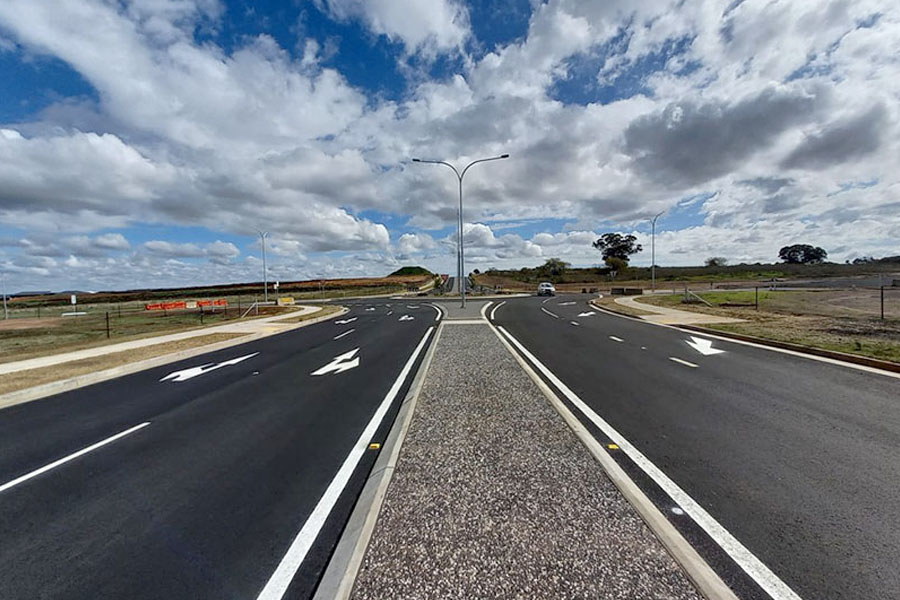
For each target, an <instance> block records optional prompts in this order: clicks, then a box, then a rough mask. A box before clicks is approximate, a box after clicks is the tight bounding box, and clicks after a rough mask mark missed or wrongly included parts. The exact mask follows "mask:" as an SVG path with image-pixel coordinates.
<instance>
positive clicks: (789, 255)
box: [778, 244, 828, 265]
mask: <svg viewBox="0 0 900 600" xmlns="http://www.w3.org/2000/svg"><path fill="white" fill-rule="evenodd" d="M778 258H780V259H781V260H783V261H784V262H786V263H790V264H797V265H809V264H813V265H815V264H819V263H823V262H825V259H826V258H828V253H827V252H825V250H823V249H822V248H819V247H818V246H810V245H809V244H794V245H792V246H785V247H784V248H782V249H781V250H779V251H778Z"/></svg>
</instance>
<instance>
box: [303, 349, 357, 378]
mask: <svg viewBox="0 0 900 600" xmlns="http://www.w3.org/2000/svg"><path fill="white" fill-rule="evenodd" d="M357 352H359V348H354V349H353V350H351V351H350V352H345V353H343V354H341V355H340V356H335V357H334V358H332V359H331V362H330V363H328V364H327V365H325V366H324V367H321V368H319V369H316V370H315V371H313V372H312V373H311V375H327V374H328V373H343V372H344V371H349V370H350V369H354V368H356V367H358V366H359V357H358V356H356V353H357ZM354 357H355V358H354Z"/></svg>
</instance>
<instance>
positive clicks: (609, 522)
mask: <svg viewBox="0 0 900 600" xmlns="http://www.w3.org/2000/svg"><path fill="white" fill-rule="evenodd" d="M353 597H354V598H356V599H360V600H362V599H368V598H372V599H375V598H379V599H381V598H610V599H613V598H615V599H617V600H618V599H621V598H672V599H675V598H678V599H681V598H700V596H699V595H698V594H697V592H696V591H695V589H694V588H693V586H692V585H691V583H690V582H689V581H688V579H687V578H686V577H685V575H684V574H683V572H682V571H681V569H680V568H679V567H678V565H677V564H676V563H675V561H674V560H673V559H672V558H671V556H670V555H669V554H668V553H667V552H666V550H665V549H664V548H663V546H662V545H661V543H660V542H659V541H658V540H657V539H656V537H655V536H654V535H653V533H652V532H651V531H650V530H649V529H648V528H647V526H646V525H645V524H644V522H643V521H642V520H641V518H640V517H639V516H638V515H637V513H636V512H635V511H634V509H632V507H631V506H630V505H629V504H628V502H627V501H626V500H625V499H624V498H623V497H622V496H621V494H620V493H619V492H618V490H617V489H616V487H615V486H614V485H613V484H612V482H611V481H610V480H609V479H608V478H607V477H606V475H605V473H604V472H603V470H602V468H601V467H600V465H598V464H597V462H596V461H595V460H594V458H593V457H592V456H591V455H590V454H589V452H588V451H587V449H586V448H585V447H584V446H583V445H582V444H581V442H580V441H579V440H578V439H577V437H576V436H575V435H574V434H573V433H572V431H571V430H570V429H569V428H568V426H567V425H566V424H565V423H564V422H563V420H562V418H561V417H560V416H559V415H558V414H557V413H556V411H555V410H554V409H553V408H552V407H551V406H549V405H548V404H547V401H546V399H545V398H544V396H543V394H542V393H541V391H540V390H539V389H538V388H537V386H536V385H535V384H534V383H533V382H532V381H531V379H529V377H528V376H527V375H526V374H525V373H524V372H523V371H522V369H521V367H520V366H519V365H518V364H517V363H516V361H515V359H514V358H513V357H512V356H511V355H510V354H509V353H508V352H507V350H506V349H505V348H504V347H503V345H502V344H501V342H500V340H499V339H498V338H497V337H496V336H495V335H494V333H493V332H492V331H491V330H490V328H488V327H486V326H484V325H457V326H454V327H450V328H445V329H444V331H443V332H442V334H441V338H440V340H439V342H438V347H437V351H436V353H435V356H434V361H433V363H432V365H431V370H430V371H429V374H428V378H427V379H426V381H425V385H424V387H423V390H422V394H421V396H420V397H419V400H418V406H417V409H416V413H415V415H414V416H413V420H412V423H411V425H410V430H409V433H408V435H407V437H406V440H405V442H404V445H403V448H402V450H401V455H400V459H399V462H398V465H397V469H396V471H395V473H394V475H393V479H392V481H391V484H390V487H389V489H388V491H387V495H386V499H385V503H384V505H383V507H382V511H381V515H380V517H379V521H378V524H377V526H376V529H375V533H374V535H373V538H372V542H371V544H370V546H369V549H368V552H367V554H366V556H365V559H364V561H363V565H362V568H361V569H360V571H359V575H358V577H357V581H356V586H355V588H354V593H353Z"/></svg>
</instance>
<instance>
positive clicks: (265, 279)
mask: <svg viewBox="0 0 900 600" xmlns="http://www.w3.org/2000/svg"><path fill="white" fill-rule="evenodd" d="M256 231H257V232H258V233H259V237H260V238H262V255H263V300H264V302H266V303H267V304H268V302H269V271H268V269H267V268H266V238H267V237H269V232H268V231H262V230H260V229H257V230H256Z"/></svg>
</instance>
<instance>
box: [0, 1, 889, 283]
mask: <svg viewBox="0 0 900 600" xmlns="http://www.w3.org/2000/svg"><path fill="white" fill-rule="evenodd" d="M323 1H324V0H323ZM322 6H323V8H325V9H326V10H328V11H330V12H331V14H333V15H334V16H335V17H336V18H339V19H358V20H360V21H362V22H363V23H364V24H365V25H366V26H367V27H369V28H370V29H371V31H373V32H374V33H376V34H378V35H385V36H387V37H388V38H390V39H393V40H398V41H402V42H403V44H404V45H405V47H406V49H407V55H406V56H403V57H398V60H401V62H402V61H403V60H411V55H412V54H418V55H422V56H426V57H428V56H434V55H435V54H436V53H441V52H444V53H453V52H457V51H459V50H460V49H462V48H464V47H466V45H467V44H468V42H469V41H470V40H471V36H472V33H471V31H470V27H469V21H468V19H469V17H468V14H467V12H466V10H465V8H463V7H462V5H461V4H458V3H456V2H450V1H446V2H440V3H437V4H431V3H420V2H388V1H387V0H385V1H383V2H382V1H378V2H360V1H358V0H330V1H328V2H325V3H323V4H322ZM223 11H224V8H223V6H222V5H221V4H220V3H218V2H199V3H198V2H187V1H180V0H179V1H176V0H171V1H163V0H159V1H158V2H152V3H126V4H119V5H113V4H109V3H106V2H100V1H98V0H84V1H82V2H66V3H53V4H52V5H51V4H48V3H41V2H28V1H25V0H9V1H8V2H5V3H2V4H0V30H2V31H0V35H2V39H9V40H12V41H13V42H14V43H15V44H17V45H18V46H19V47H20V48H22V49H24V50H25V51H27V52H30V53H36V54H48V55H52V56H56V57H58V58H60V59H61V60H63V61H65V62H67V63H68V64H69V65H71V66H72V68H74V69H75V70H77V71H78V72H79V73H80V74H81V75H82V76H83V77H84V78H85V79H86V80H87V81H88V82H89V83H90V84H91V85H93V86H94V88H95V89H96V91H97V96H98V101H97V102H94V101H77V102H75V101H66V102H60V103H57V104H55V105H53V106H51V107H49V108H48V109H47V110H45V111H44V112H42V113H41V114H40V115H38V116H36V117H34V120H33V121H32V122H22V123H16V124H15V125H5V126H3V127H2V129H0V222H2V223H3V224H4V225H5V226H6V227H10V228H16V229H20V230H22V231H24V232H25V233H22V234H21V235H20V236H19V237H24V238H27V239H32V238H33V245H32V246H29V247H15V248H10V249H9V250H7V251H8V252H9V253H10V254H9V256H10V257H12V258H8V259H5V260H9V261H14V260H17V258H16V257H21V258H22V260H23V261H24V262H23V263H22V265H21V266H20V268H22V269H26V268H27V269H38V270H40V269H44V270H47V269H49V268H50V267H48V266H47V265H46V264H43V265H41V264H36V263H33V262H32V263H29V264H26V263H28V260H29V257H31V258H34V257H36V256H40V255H39V254H36V253H37V252H43V253H44V254H43V256H44V257H45V258H50V259H53V260H57V259H65V258H66V257H68V256H69V255H70V254H73V255H74V256H75V257H76V258H77V259H78V260H79V261H82V264H84V265H85V266H84V267H83V269H84V272H85V273H88V272H91V273H96V277H97V278H98V280H100V281H112V280H111V279H105V278H106V277H113V275H112V273H113V272H114V271H115V269H112V268H110V269H109V273H110V274H109V275H107V274H106V273H107V272H106V271H105V269H106V268H107V267H106V264H105V263H104V260H105V255H104V253H106V254H114V253H116V252H119V253H122V252H124V251H126V250H128V246H127V243H128V242H127V240H124V241H125V243H124V244H122V243H121V241H122V240H112V238H106V236H107V235H110V234H108V233H105V234H103V235H98V234H99V233H100V232H101V231H104V232H108V231H110V230H117V229H123V228H125V227H127V226H128V225H131V224H134V223H138V222H148V223H154V224H163V225H166V224H168V225H179V226H201V227H206V228H209V229H211V230H213V231H218V232H222V237H225V234H226V233H227V234H230V235H241V236H252V235H254V230H255V228H265V229H269V230H270V231H271V232H272V238H271V240H270V241H271V246H270V250H271V252H272V257H273V261H274V263H273V268H284V269H288V270H293V271H294V272H297V273H301V272H302V273H310V274H314V273H319V274H325V273H347V274H358V273H361V272H363V271H365V270H367V269H368V270H369V271H372V270H373V269H375V267H374V266H373V265H375V264H379V263H377V261H381V263H380V264H381V265H382V268H381V269H380V270H379V272H386V271H387V270H388V268H389V267H390V266H392V265H393V264H394V261H396V260H397V256H404V257H406V256H408V257H410V258H411V259H415V258H418V259H422V260H425V259H428V260H433V261H436V262H438V263H439V264H442V265H445V266H444V267H443V268H449V266H450V265H451V264H452V262H453V250H452V246H453V244H454V240H453V237H452V236H450V237H449V238H445V239H443V240H437V241H435V237H438V234H435V233H433V232H432V233H433V235H428V234H424V233H422V232H421V231H419V229H428V230H441V229H444V228H445V227H447V226H451V225H453V226H455V222H456V194H457V188H456V186H457V181H456V179H455V177H453V175H452V173H450V172H449V170H448V169H446V168H444V167H439V166H433V165H412V164H409V163H406V162H405V161H406V160H407V159H408V158H410V157H412V156H425V157H435V158H444V159H447V160H451V161H453V162H454V163H457V164H460V165H462V164H465V163H466V162H468V161H469V160H472V159H475V158H478V157H481V156H488V155H493V154H498V153H501V152H509V153H510V154H511V155H512V157H511V159H510V160H508V161H501V162H496V163H489V164H482V165H477V166H476V167H474V168H473V169H472V170H471V171H470V172H469V173H468V174H467V175H466V179H465V218H466V220H467V221H469V222H473V224H470V225H467V226H466V242H467V246H468V248H469V249H470V251H471V253H472V254H471V257H472V260H473V261H474V262H478V261H482V262H484V261H497V262H498V263H499V262H503V264H504V265H506V266H514V265H516V264H533V263H534V262H539V261H541V260H543V259H544V258H545V257H550V256H560V257H561V258H563V259H565V260H569V261H570V262H575V263H576V264H591V263H593V262H599V259H598V258H596V257H595V251H593V249H591V248H590V246H589V242H590V239H589V238H590V237H591V236H592V235H593V234H594V233H593V232H594V231H598V232H599V231H603V230H605V229H623V228H624V229H632V228H640V230H641V231H643V229H644V228H645V226H644V225H640V226H639V223H641V222H642V220H643V219H644V218H645V217H647V216H648V215H652V214H655V213H656V212H659V211H660V210H664V209H668V210H670V214H671V211H673V210H683V211H686V212H687V211H688V209H690V211H689V212H691V214H693V215H694V216H693V217H692V221H691V223H692V225H693V226H692V227H689V228H686V229H683V230H682V231H670V230H669V228H668V227H667V225H666V223H667V221H666V219H665V218H663V219H662V220H661V222H660V227H661V229H660V231H661V233H660V262H661V263H662V264H667V263H668V262H681V261H702V259H703V258H705V257H706V256H705V255H707V254H716V255H725V256H728V257H729V258H731V259H732V260H733V261H739V260H743V259H744V258H746V259H747V260H751V259H752V260H762V259H771V258H772V254H773V252H772V249H773V248H775V249H776V250H777V247H779V246H780V245H783V243H786V242H789V241H810V243H813V242H815V241H816V240H818V243H819V245H824V246H826V247H827V246H828V245H831V246H833V245H834V244H835V243H837V240H840V242H839V244H838V246H837V247H838V248H840V250H838V251H835V252H834V253H833V254H832V256H833V257H834V258H836V259H839V260H840V259H842V258H843V257H849V256H851V255H853V254H854V253H857V254H878V253H879V252H882V253H887V252H890V251H891V246H892V244H893V246H894V247H895V246H896V244H895V243H894V242H893V240H895V239H896V238H897V237H898V229H900V210H898V200H897V198H898V197H900V196H898V187H900V175H898V171H897V169H896V156H898V155H900V135H898V133H900V131H898V123H900V109H898V106H900V102H898V100H900V76H898V75H900V64H898V63H897V62H896V60H895V57H896V56H897V55H898V54H900V14H898V12H900V11H898V9H897V7H895V6H894V5H893V4H892V3H889V2H887V1H886V0H863V1H860V2H853V3H840V2H834V3H829V4H827V5H822V4H821V3H808V2H801V1H799V0H795V1H792V2H776V3H757V2H743V3H730V2H724V1H722V2H702V3H701V2H698V3H682V2H675V1H672V2H669V1H662V2H650V3H639V4H635V3H632V2H624V1H616V2H602V3H601V2H592V1H588V0H549V1H548V2H545V3H540V4H536V6H535V9H534V13H533V15H532V17H531V20H530V22H529V25H528V32H527V35H526V36H525V38H524V39H519V40H517V41H515V42H512V43H510V44H507V45H501V46H499V47H497V48H494V49H493V50H492V51H491V52H489V53H488V54H486V55H484V56H482V57H480V58H475V57H473V56H466V57H465V59H464V60H463V61H462V64H463V67H462V68H461V70H460V72H458V73H454V74H452V75H450V76H448V77H446V78H444V79H441V80H439V81H425V80H419V79H417V77H419V76H421V74H420V73H419V74H416V76H415V77H414V78H413V79H411V81H410V84H411V89H410V90H409V93H408V95H406V96H403V97H401V98H400V99H398V100H395V101H387V100H384V99H382V98H381V97H379V96H378V95H370V96H368V97H367V96H366V95H365V93H364V92H363V91H362V90H358V89H354V88H353V87H352V86H350V85H349V84H348V83H347V81H346V80H345V79H344V78H343V76H342V75H341V74H340V72H338V71H337V70H335V69H329V68H323V66H322V60H323V58H322V55H323V50H322V48H321V47H320V45H319V43H318V42H314V41H312V40H309V41H307V40H298V47H300V48H304V49H305V51H304V52H303V56H302V57H301V58H297V59H294V58H292V57H291V56H290V54H289V53H288V52H286V51H285V50H284V49H283V48H280V47H278V45H277V43H276V42H275V41H274V40H273V39H272V38H269V37H266V36H258V37H256V38H252V39H247V40H245V41H244V42H243V45H239V46H238V47H237V48H236V49H235V51H234V52H232V53H230V54H227V53H226V52H225V51H224V50H223V49H221V48H218V47H216V46H215V44H213V43H211V42H206V43H202V44H201V43H199V42H198V41H197V40H196V39H195V37H194V31H195V29H196V28H198V27H200V28H203V27H212V28H214V27H216V26H217V23H218V22H219V21H220V20H221V19H224V18H227V14H226V13H224V12H223ZM877 13H880V16H879V17H873V15H875V14H877ZM861 23H864V24H865V26H864V27H861V26H860V24H861ZM617 36H618V37H617ZM613 39H616V40H618V41H617V44H616V46H615V48H612V47H611V46H609V43H610V41H611V40H613ZM674 40H682V41H681V42H680V44H681V45H680V47H681V48H682V49H683V50H684V53H683V54H682V55H680V56H670V57H668V58H667V59H666V60H663V58H665V57H662V58H661V57H660V53H661V52H662V51H663V50H664V49H666V48H671V47H673V43H674V42H673V41H674ZM14 51H15V50H14ZM112 55H114V56H115V57H116V60H115V61H111V60H109V57H110V56H112ZM648 57H655V58H654V60H652V61H648V60H647V58H648ZM337 58H338V59H339V58H340V57H339V56H338V57H337ZM334 62H335V64H340V60H335V61H334ZM329 64H331V63H329ZM648 64H653V65H655V66H654V69H655V68H657V67H659V66H660V65H661V70H656V71H655V72H651V71H650V70H648V67H647V65H648ZM584 65H588V67H585V66H584ZM687 67H689V68H687ZM579 69H589V70H587V71H584V72H581V71H579ZM582 76H583V77H582ZM620 76H627V77H632V78H633V79H634V80H635V81H638V82H639V85H636V87H635V89H632V90H631V91H629V92H627V93H626V90H625V88H624V87H623V88H622V90H621V91H622V97H621V98H618V99H617V100H616V101H614V102H607V103H605V104H604V103H601V102H594V103H589V104H578V103H575V102H569V103H567V102H564V101H561V100H560V99H558V98H557V95H559V94H561V92H558V91H557V88H555V87H554V86H555V84H557V83H558V82H560V81H565V82H567V83H569V84H572V83H573V82H574V83H577V82H580V81H581V80H582V79H583V80H584V81H585V85H586V86H592V85H599V84H603V85H607V84H611V83H613V82H615V81H616V78H617V77H620ZM585 97H590V94H586V95H585ZM566 99H567V98H566V97H565V96H564V95H563V97H562V100H566ZM781 180H785V183H783V184H781V185H776V182H778V181H781ZM854 182H857V183H859V182H871V184H868V183H867V187H858V188H853V187H852V186H850V189H848V190H846V191H844V192H841V193H837V192H840V191H841V190H842V189H844V188H845V187H846V186H847V185H848V184H852V183H854ZM699 194H703V195H702V196H700V195H699ZM687 197H698V198H704V200H702V201H701V200H698V201H697V202H696V204H694V205H692V206H690V207H686V206H682V207H681V208H677V209H676V207H677V206H678V205H679V202H680V201H681V200H682V199H684V198H687ZM365 211H373V212H365ZM378 213H388V214H391V215H400V216H404V217H407V218H408V221H407V224H408V226H409V227H410V228H416V229H417V232H416V233H408V234H406V235H400V234H403V233H404V232H403V231H402V230H401V231H396V230H393V231H390V232H389V231H388V229H387V228H386V227H385V226H384V225H383V224H382V223H379V222H377V221H378V218H377V217H364V216H360V215H361V214H362V215H370V214H378ZM548 218H553V219H558V220H561V221H562V222H565V223H569V224H570V227H571V228H574V229H577V230H579V231H566V232H563V233H551V232H548V233H546V234H537V235H534V236H532V237H531V238H530V239H526V238H524V237H522V236H520V235H516V234H515V233H508V234H506V235H501V233H502V232H503V231H504V230H503V229H502V228H503V223H504V222H510V223H522V222H526V221H529V222H540V220H542V219H548ZM669 222H670V223H671V222H672V221H669ZM488 224H490V226H489V225H488ZM553 227H554V231H556V230H557V229H558V228H559V226H558V223H557V224H554V225H553ZM601 228H602V229H601ZM392 234H393V237H394V239H395V240H396V241H395V243H394V244H393V245H392V244H391V235H392ZM642 235H643V234H642ZM408 236H411V237H408ZM70 238H71V239H70ZM82 238H84V239H82ZM470 238H471V240H470ZM76 239H77V240H79V241H75V240H76ZM104 239H106V240H107V241H106V242H103V241H101V240H104ZM248 239H250V238H249V237H248ZM66 240H69V242H66ZM92 240H93V241H92ZM429 240H431V241H430V242H429ZM104 244H106V245H104ZM166 244H170V245H169V246H155V249H151V248H150V247H147V246H146V245H145V246H141V247H140V248H138V249H137V250H136V251H135V252H134V253H133V254H134V255H135V256H139V257H141V258H139V259H138V258H134V259H131V258H127V259H126V257H125V256H118V257H113V258H114V259H115V260H119V261H124V260H133V261H135V262H132V263H129V266H130V268H131V269H132V271H134V270H135V269H139V268H143V267H142V266H145V267H146V269H147V270H148V271H147V277H148V278H154V277H157V275H156V273H159V277H164V276H165V273H166V270H165V268H162V267H160V266H159V263H158V262H154V261H155V260H161V259H163V258H166V259H167V260H168V259H175V260H180V259H182V258H184V259H190V258H206V259H209V258H211V257H212V255H210V254H208V250H207V249H206V248H204V247H202V246H199V245H195V248H190V247H188V248H182V247H179V246H177V245H175V246H172V245H171V243H169V242H166ZM235 249H236V248H235ZM894 250H895V248H894ZM179 252H180V253H181V254H180V255H179ZM223 252H224V250H223ZM229 252H231V251H230V250H229ZM185 253H187V254H185ZM322 253H333V256H329V255H325V254H322ZM893 253H895V251H894V252H893ZM51 255H52V256H51ZM216 256H218V255H216ZM354 257H364V258H365V260H362V259H360V260H359V261H356V259H355V258H354ZM219 258H222V259H224V260H226V261H231V263H232V264H231V265H230V266H231V267H232V268H236V266H235V263H238V262H239V263H240V265H242V267H243V266H247V268H248V269H250V271H248V274H252V270H253V269H258V267H253V266H252V264H251V263H252V261H251V260H250V258H245V259H243V260H241V259H240V256H239V255H238V254H233V256H229V255H228V253H225V255H224V256H219ZM642 260H645V257H644V256H642V255H639V256H638V257H636V258H635V261H642ZM646 260H649V259H648V258H647V259H646ZM141 261H143V262H141ZM373 261H374V262H373ZM184 262H185V266H182V267H178V268H177V269H175V268H173V269H171V270H170V271H168V272H169V273H170V276H171V277H172V278H173V280H174V278H176V277H180V276H182V275H184V276H186V275H187V274H188V273H190V271H189V269H190V268H192V267H191V263H192V261H191V260H186V261H184ZM194 262H197V261H194ZM682 264H685V263H682ZM87 265H92V266H87ZM306 265H308V266H306ZM119 266H121V265H119ZM225 266H226V265H222V267H223V268H224V267H225ZM498 266H499V264H498ZM217 267H218V266H217ZM80 268H82V267H80ZM120 272H121V269H120ZM210 272H213V271H210ZM229 273H231V272H230V271H229ZM248 276H249V275H248ZM228 278H229V279H233V274H232V275H229V276H228ZM35 287H39V286H35Z"/></svg>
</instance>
